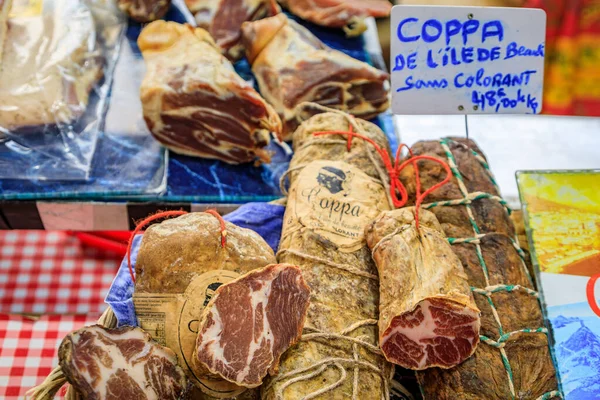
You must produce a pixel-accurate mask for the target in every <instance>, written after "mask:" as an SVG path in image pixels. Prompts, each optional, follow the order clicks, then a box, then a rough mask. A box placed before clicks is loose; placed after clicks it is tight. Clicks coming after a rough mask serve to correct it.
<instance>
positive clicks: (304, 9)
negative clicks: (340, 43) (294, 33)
mask: <svg viewBox="0 0 600 400" xmlns="http://www.w3.org/2000/svg"><path fill="white" fill-rule="evenodd" d="M279 2H280V3H281V4H282V5H283V6H284V7H286V8H287V9H288V10H290V11H291V12H292V13H294V14H296V15H297V16H299V17H300V18H302V19H305V20H307V21H310V22H312V23H314V24H317V25H322V26H330V27H334V28H342V27H343V28H345V29H344V30H345V31H346V33H347V34H348V35H349V36H355V35H358V34H360V33H362V32H364V31H365V30H366V25H365V24H364V21H363V20H364V19H365V18H366V17H387V16H389V15H390V13H391V11H392V4H391V3H390V2H389V1H388V0H279Z"/></svg>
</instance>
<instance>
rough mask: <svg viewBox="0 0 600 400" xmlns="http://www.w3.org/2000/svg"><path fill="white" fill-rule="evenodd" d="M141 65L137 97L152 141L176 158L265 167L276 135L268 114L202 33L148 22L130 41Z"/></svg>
mask: <svg viewBox="0 0 600 400" xmlns="http://www.w3.org/2000/svg"><path fill="white" fill-rule="evenodd" d="M138 45H139V47H140V49H141V51H142V54H143V56H144V60H145V62H146V76H145V77H144V80H143V82H142V86H141V89H140V96H141V101H142V106H143V111H144V119H145V120H146V124H147V125H148V128H149V129H150V132H152V135H153V136H154V137H155V138H156V139H157V140H158V141H160V142H161V143H162V144H164V145H165V146H166V147H168V148H169V149H171V150H173V151H175V152H176V153H180V154H185V155H190V156H195V157H204V158H212V159H218V160H222V161H225V162H227V163H230V164H240V163H246V162H251V161H255V160H260V161H263V162H269V161H270V154H269V153H268V152H267V151H265V150H264V149H263V148H264V147H265V146H266V145H268V144H269V142H270V141H271V134H272V133H273V134H275V135H277V136H279V135H280V133H281V121H280V119H279V117H278V116H277V114H276V113H275V111H274V110H273V108H272V107H271V106H270V105H268V104H267V103H266V102H265V100H264V99H263V98H262V97H260V95H259V94H258V93H257V92H256V91H255V90H254V89H253V88H252V86H251V85H250V84H248V83H247V82H246V81H244V80H243V79H242V78H241V77H240V76H239V75H238V74H237V73H236V72H235V71H234V69H233V66H232V65H231V63H230V62H229V61H228V60H227V59H226V58H225V57H224V56H223V55H221V53H220V52H219V50H218V48H217V47H216V46H215V44H214V42H213V40H212V39H211V37H210V35H209V34H208V33H207V32H206V31H205V30H203V29H200V28H195V29H194V28H192V27H190V26H189V25H181V24H177V23H175V22H165V21H155V22H153V23H151V24H149V25H148V26H147V27H146V28H144V30H143V31H142V33H141V34H140V36H139V38H138Z"/></svg>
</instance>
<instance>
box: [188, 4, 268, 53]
mask: <svg viewBox="0 0 600 400" xmlns="http://www.w3.org/2000/svg"><path fill="white" fill-rule="evenodd" d="M185 4H186V5H187V7H188V8H189V10H190V11H191V12H192V14H194V18H195V19H196V22H197V24H198V26H199V27H200V28H203V29H206V30H207V31H208V32H209V33H210V34H211V35H212V37H213V39H214V40H215V43H216V44H217V46H218V47H219V48H220V49H221V52H222V53H223V54H224V55H225V56H226V57H227V58H229V59H230V60H237V59H239V58H241V57H242V56H243V55H244V46H243V45H242V43H241V37H242V33H241V27H242V24H243V23H244V22H246V21H256V20H258V19H262V18H266V17H272V16H273V15H276V14H277V13H279V11H280V9H279V6H278V5H277V2H276V1H275V0H185Z"/></svg>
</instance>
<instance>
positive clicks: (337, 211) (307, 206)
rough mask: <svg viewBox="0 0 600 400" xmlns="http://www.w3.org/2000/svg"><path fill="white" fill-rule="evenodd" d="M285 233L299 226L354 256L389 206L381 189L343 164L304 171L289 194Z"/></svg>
mask: <svg viewBox="0 0 600 400" xmlns="http://www.w3.org/2000/svg"><path fill="white" fill-rule="evenodd" d="M289 199H290V200H293V201H289V202H288V208H291V213H289V214H287V215H286V220H285V221H284V225H285V226H284V229H283V231H284V232H290V231H292V230H293V229H294V228H293V226H292V225H294V224H298V223H299V224H300V225H302V226H304V227H306V228H309V229H312V230H314V231H316V232H317V233H318V234H320V235H321V236H323V237H325V238H326V239H328V240H330V241H332V242H333V243H335V244H336V245H338V246H339V247H340V251H343V252H353V251H356V250H358V249H359V248H360V247H362V246H363V245H364V240H365V239H364V229H365V226H366V225H367V224H369V223H370V222H371V221H372V220H373V219H375V218H376V217H377V216H378V215H379V214H380V213H381V212H382V211H384V210H388V209H389V205H388V201H387V197H386V193H385V188H384V186H383V185H382V184H381V183H379V182H377V181H375V180H374V179H372V178H371V177H369V176H368V175H367V174H365V173H364V172H362V171H361V170H360V169H358V168H356V167H354V166H352V165H350V164H347V163H345V162H342V161H315V162H312V163H310V164H309V165H307V166H306V167H304V169H303V170H302V172H301V173H300V174H299V175H298V178H297V179H296V181H295V182H294V185H293V187H292V188H291V190H290V195H289Z"/></svg>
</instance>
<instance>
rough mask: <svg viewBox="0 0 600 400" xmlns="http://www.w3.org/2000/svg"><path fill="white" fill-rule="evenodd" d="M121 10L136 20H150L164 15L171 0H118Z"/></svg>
mask: <svg viewBox="0 0 600 400" xmlns="http://www.w3.org/2000/svg"><path fill="white" fill-rule="evenodd" d="M118 5H119V8H120V9H121V11H123V12H124V13H125V14H127V15H128V16H129V17H130V18H131V19H134V20H136V21H138V22H150V21H154V20H157V19H159V18H162V17H164V16H165V14H166V13H167V11H169V7H170V6H171V0H118Z"/></svg>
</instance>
